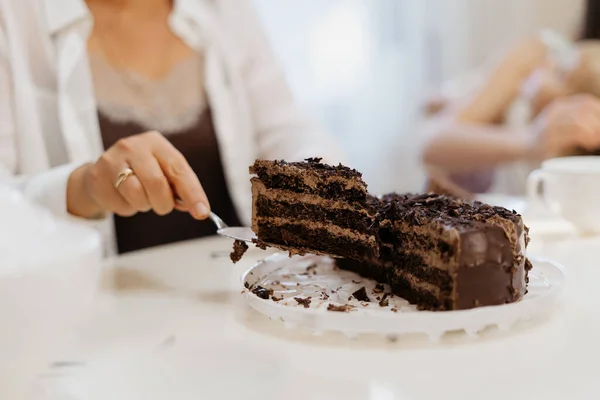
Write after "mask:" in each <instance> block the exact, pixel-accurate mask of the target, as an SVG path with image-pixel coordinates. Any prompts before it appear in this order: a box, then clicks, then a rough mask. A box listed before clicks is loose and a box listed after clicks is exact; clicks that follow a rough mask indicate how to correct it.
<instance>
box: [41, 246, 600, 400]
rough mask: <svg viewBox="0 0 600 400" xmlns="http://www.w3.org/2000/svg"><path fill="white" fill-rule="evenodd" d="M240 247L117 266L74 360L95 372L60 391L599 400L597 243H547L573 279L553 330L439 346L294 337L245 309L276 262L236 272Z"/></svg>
mask: <svg viewBox="0 0 600 400" xmlns="http://www.w3.org/2000/svg"><path fill="white" fill-rule="evenodd" d="M535 242H536V238H534V244H535ZM230 248H231V242H230V241H228V240H224V239H219V238H212V239H208V240H200V241H195V242H190V243H184V244H178V245H171V246H165V247H161V248H156V249H152V250H149V251H143V252H139V253H137V254H131V255H127V256H124V257H120V258H118V259H116V260H115V261H114V262H111V265H110V266H109V267H108V268H107V270H106V274H105V278H106V279H105V283H104V286H103V290H102V294H101V296H100V297H99V298H98V301H97V307H96V310H95V313H94V316H93V318H92V320H91V321H90V323H89V324H88V326H87V328H86V329H85V330H84V331H83V332H82V333H81V337H80V339H79V340H77V341H74V342H73V344H72V349H71V352H70V353H68V354H65V357H64V359H66V360H81V361H85V365H84V366H82V367H80V368H72V369H70V368H65V369H64V371H62V372H64V374H63V375H62V376H58V377H56V378H55V379H54V380H53V382H55V383H56V386H57V387H58V386H60V387H62V388H64V389H65V390H66V391H70V392H71V393H73V399H77V400H79V399H81V400H89V399H107V400H108V399H110V400H114V399H144V400H151V399H173V400H179V399H181V400H187V399H194V400H197V399H230V398H231V399H288V400H295V399H302V400H309V399H310V400H313V399H316V400H318V399H327V400H332V399H344V400H354V399H373V400H388V399H389V400H391V399H461V400H468V399H474V400H475V399H477V400H481V399H485V400H493V399H503V400H505V399H548V400H549V399H595V398H598V397H599V396H600V395H599V393H600V380H598V379H597V378H598V377H599V376H600V369H599V367H598V359H599V356H600V346H599V344H598V340H599V338H600V307H599V305H600V238H588V239H568V240H563V241H561V242H557V243H549V242H543V241H541V240H538V241H537V245H535V246H534V248H536V249H537V250H538V251H541V252H542V255H543V256H546V257H551V258H553V259H555V260H557V261H559V262H561V263H563V265H564V266H566V267H567V269H568V274H569V276H568V282H567V286H566V288H565V290H564V292H563V298H562V301H561V305H560V307H559V309H558V310H557V311H556V313H555V314H554V315H553V316H552V318H550V319H549V320H547V321H541V322H537V323H532V324H528V325H524V326H521V327H520V328H516V329H514V330H511V331H509V332H501V331H499V330H490V331H487V332H484V333H483V334H482V335H481V337H480V338H478V339H473V338H468V337H466V335H458V334H457V335H453V336H447V337H444V338H443V339H442V341H441V342H439V343H430V342H429V341H428V339H427V338H425V337H420V336H414V337H402V338H401V339H399V340H398V341H397V342H395V343H392V342H389V341H386V340H385V339H383V338H362V339H359V340H354V341H352V340H348V339H346V338H344V337H342V336H340V335H336V334H327V335H324V336H320V337H314V336H309V335H305V334H300V333H297V332H293V331H289V330H285V328H284V327H283V326H282V325H281V324H280V323H279V322H270V321H268V320H266V319H264V318H263V317H262V316H260V315H258V314H256V313H254V312H253V311H249V310H247V309H246V308H244V307H243V306H242V305H240V304H238V302H239V300H240V299H241V296H240V290H241V286H240V276H241V274H242V272H243V271H244V270H245V269H247V268H248V267H250V266H251V265H252V264H253V262H254V261H255V260H257V259H259V258H262V257H264V256H265V253H264V252H262V251H259V250H250V251H249V252H248V253H247V254H246V256H245V257H244V259H243V260H242V262H240V263H239V264H237V265H235V266H232V264H231V261H230V260H229V258H228V256H227V252H228V251H229V250H230ZM215 252H216V254H213V253H215ZM215 255H216V256H217V258H214V257H213V256H215ZM59 372H60V371H59ZM65 398H66V397H65ZM61 400H62V398H61Z"/></svg>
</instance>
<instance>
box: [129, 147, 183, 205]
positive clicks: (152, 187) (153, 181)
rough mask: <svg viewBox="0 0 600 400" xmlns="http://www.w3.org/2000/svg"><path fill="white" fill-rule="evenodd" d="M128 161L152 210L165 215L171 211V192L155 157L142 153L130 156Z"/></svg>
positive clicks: (172, 203) (172, 199)
mask: <svg viewBox="0 0 600 400" xmlns="http://www.w3.org/2000/svg"><path fill="white" fill-rule="evenodd" d="M128 161H129V164H130V165H131V168H132V169H133V170H134V171H135V173H136V176H137V178H138V179H139V182H140V183H141V186H142V187H143V190H144V191H145V194H146V196H147V199H148V203H149V206H150V207H151V208H152V209H153V210H154V212H155V213H157V214H158V215H167V214H169V213H170V212H171V211H173V208H174V205H175V204H174V198H173V192H172V190H171V187H170V185H169V181H168V180H167V178H166V177H165V174H164V173H163V171H162V169H161V167H160V165H159V163H158V161H157V160H156V158H155V157H154V156H153V155H152V154H146V153H143V154H139V155H134V156H132V157H131V158H130V159H129V160H128Z"/></svg>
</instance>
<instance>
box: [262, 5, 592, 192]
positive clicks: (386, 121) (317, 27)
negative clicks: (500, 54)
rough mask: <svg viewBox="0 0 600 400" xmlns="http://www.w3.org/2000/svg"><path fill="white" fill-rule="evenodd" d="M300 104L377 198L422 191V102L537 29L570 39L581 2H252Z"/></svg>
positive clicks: (423, 177)
mask: <svg viewBox="0 0 600 400" xmlns="http://www.w3.org/2000/svg"><path fill="white" fill-rule="evenodd" d="M254 2H255V4H256V6H257V9H258V11H259V13H260V15H261V17H262V20H263V22H264V24H265V28H266V30H267V32H268V34H269V36H270V40H271V43H272V45H273V48H274V50H275V52H276V54H277V56H278V57H279V59H280V61H281V62H282V64H283V65H284V68H285V69H286V72H287V75H288V80H289V83H290V85H291V86H292V89H293V91H294V93H295V94H296V97H297V99H298V101H299V102H300V104H301V105H302V106H304V107H306V108H308V109H309V111H311V112H312V114H313V115H314V116H315V117H317V118H318V119H319V120H320V121H321V123H322V124H323V125H324V126H325V127H326V128H327V129H328V130H329V131H330V132H331V133H332V134H334V135H336V136H337V137H338V138H339V140H340V142H341V144H342V145H343V146H344V149H345V150H346V151H347V153H348V155H349V158H350V162H351V164H352V166H353V167H355V168H357V169H359V170H361V171H362V172H363V173H364V174H365V179H366V181H367V182H368V183H369V186H370V189H371V191H372V192H374V193H383V192H388V191H399V192H401V191H414V190H419V189H421V188H422V187H423V182H424V179H425V175H424V172H423V170H422V168H421V167H420V165H419V154H420V149H421V147H422V142H423V135H422V133H421V130H422V128H421V124H422V121H423V118H422V116H421V110H422V105H423V100H424V98H425V96H426V95H427V94H428V93H430V92H431V90H432V89H435V88H437V87H439V86H440V84H441V83H443V82H445V81H447V80H448V79H453V78H455V77H457V76H460V75H464V74H468V73H469V72H470V71H472V70H473V68H475V67H477V66H479V65H480V64H481V63H482V62H483V61H484V60H485V59H486V57H487V56H488V54H489V53H490V52H491V51H493V50H495V49H497V48H498V47H499V46H506V45H507V44H510V43H512V42H514V41H516V40H519V38H521V37H523V36H524V35H527V34H531V33H534V32H536V31H537V30H538V29H539V28H541V27H550V28H553V29H557V30H559V31H561V32H563V33H569V34H571V33H572V32H574V31H575V30H576V28H577V22H578V19H579V15H580V12H581V4H582V0H325V1H324V0H254Z"/></svg>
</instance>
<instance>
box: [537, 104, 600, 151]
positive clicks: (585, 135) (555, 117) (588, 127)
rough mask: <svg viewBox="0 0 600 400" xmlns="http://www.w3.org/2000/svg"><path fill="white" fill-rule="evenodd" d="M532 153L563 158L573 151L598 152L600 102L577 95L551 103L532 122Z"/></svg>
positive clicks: (599, 145)
mask: <svg viewBox="0 0 600 400" xmlns="http://www.w3.org/2000/svg"><path fill="white" fill-rule="evenodd" d="M534 126H535V129H536V133H537V134H536V136H535V140H534V141H532V143H531V153H532V155H533V156H534V157H535V158H538V159H546V158H551V157H558V156H564V155H568V154H570V153H572V152H573V151H574V150H576V149H578V148H579V149H583V150H584V151H590V152H591V151H595V150H598V149H600V100H599V99H597V98H595V97H593V96H589V95H577V96H571V97H566V98H563V99H560V100H556V101H554V102H553V103H552V104H551V105H550V106H548V107H547V108H546V109H545V110H544V111H543V112H542V113H541V114H540V116H539V117H538V118H537V119H536V120H535V122H534Z"/></svg>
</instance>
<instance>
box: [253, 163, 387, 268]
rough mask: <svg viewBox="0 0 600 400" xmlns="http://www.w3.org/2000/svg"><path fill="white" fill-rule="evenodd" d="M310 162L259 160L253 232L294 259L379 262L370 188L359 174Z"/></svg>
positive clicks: (342, 167)
mask: <svg viewBox="0 0 600 400" xmlns="http://www.w3.org/2000/svg"><path fill="white" fill-rule="evenodd" d="M320 161H321V160H320V159H317V158H314V159H308V160H306V162H296V163H287V162H285V161H265V160H257V161H256V162H255V163H254V165H253V166H252V167H250V173H252V174H255V175H256V177H254V178H252V179H251V181H252V199H253V207H252V230H253V231H254V232H255V233H256V235H257V237H258V244H259V246H264V245H265V244H269V245H274V246H275V247H278V248H281V249H284V250H288V251H289V252H290V254H306V253H314V254H327V255H332V256H335V257H348V258H354V259H358V260H362V259H363V258H364V257H365V256H373V257H375V256H377V250H378V246H377V242H376V239H375V235H374V233H375V231H374V230H373V228H372V225H373V217H372V215H370V214H369V212H368V207H367V185H366V184H365V183H364V182H363V180H362V175H361V174H360V173H359V172H357V171H356V170H353V169H350V168H348V167H344V166H341V165H340V166H337V167H333V166H329V165H326V164H322V163H321V162H320Z"/></svg>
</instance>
